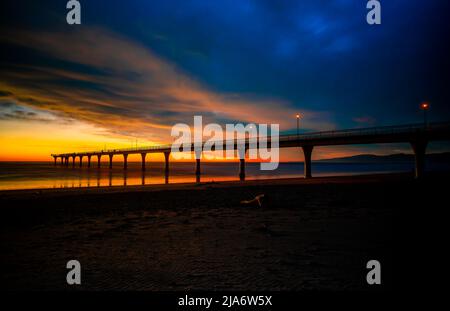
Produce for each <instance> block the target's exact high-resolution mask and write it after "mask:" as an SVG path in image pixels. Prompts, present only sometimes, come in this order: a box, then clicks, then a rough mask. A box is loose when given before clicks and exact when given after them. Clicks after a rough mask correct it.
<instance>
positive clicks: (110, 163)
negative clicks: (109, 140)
mask: <svg viewBox="0 0 450 311" xmlns="http://www.w3.org/2000/svg"><path fill="white" fill-rule="evenodd" d="M113 156H114V155H113V154H112V153H111V154H110V155H109V169H112V161H113Z"/></svg>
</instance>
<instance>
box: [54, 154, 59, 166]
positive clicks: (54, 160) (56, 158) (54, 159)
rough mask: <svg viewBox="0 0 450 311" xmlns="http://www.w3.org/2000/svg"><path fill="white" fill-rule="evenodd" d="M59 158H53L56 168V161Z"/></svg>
mask: <svg viewBox="0 0 450 311" xmlns="http://www.w3.org/2000/svg"><path fill="white" fill-rule="evenodd" d="M57 158H58V157H55V156H54V157H53V160H54V161H55V166H56V159H57Z"/></svg>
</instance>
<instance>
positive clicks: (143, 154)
mask: <svg viewBox="0 0 450 311" xmlns="http://www.w3.org/2000/svg"><path fill="white" fill-rule="evenodd" d="M146 156H147V154H146V153H141V158H142V171H143V172H145V157H146Z"/></svg>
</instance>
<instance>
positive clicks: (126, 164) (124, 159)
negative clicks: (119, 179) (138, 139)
mask: <svg viewBox="0 0 450 311" xmlns="http://www.w3.org/2000/svg"><path fill="white" fill-rule="evenodd" d="M123 169H124V170H126V169H128V153H124V154H123Z"/></svg>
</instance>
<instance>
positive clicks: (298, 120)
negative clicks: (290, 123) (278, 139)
mask: <svg viewBox="0 0 450 311" xmlns="http://www.w3.org/2000/svg"><path fill="white" fill-rule="evenodd" d="M295 117H296V118H297V138H298V132H299V128H300V114H299V113H297V115H296V116H295Z"/></svg>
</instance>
